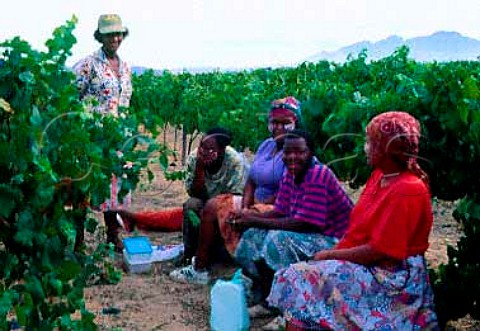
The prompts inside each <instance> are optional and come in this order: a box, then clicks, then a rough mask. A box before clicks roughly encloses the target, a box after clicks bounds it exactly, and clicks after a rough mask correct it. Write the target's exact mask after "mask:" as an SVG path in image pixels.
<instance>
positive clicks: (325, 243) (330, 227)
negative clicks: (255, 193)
mask: <svg viewBox="0 0 480 331" xmlns="http://www.w3.org/2000/svg"><path fill="white" fill-rule="evenodd" d="M313 151H314V145H313V142H312V140H311V139H310V138H309V137H308V135H307V134H306V133H305V132H303V131H299V130H294V131H292V132H289V133H287V134H286V135H285V136H284V145H283V161H284V163H285V164H286V167H287V171H286V172H285V174H284V175H283V177H282V180H281V183H280V188H279V191H278V193H277V197H276V200H275V205H274V209H273V210H272V211H268V212H264V213H257V212H252V211H250V210H242V211H241V212H240V213H238V214H237V215H236V218H234V219H233V220H232V221H231V222H230V223H229V224H230V226H232V227H233V229H234V230H235V231H240V232H243V234H242V236H241V239H240V242H239V243H238V245H237V247H236V250H235V252H234V254H233V256H234V258H235V261H236V262H237V263H239V264H240V265H241V266H242V268H243V271H244V272H245V273H246V274H247V276H249V277H250V278H252V279H253V281H254V284H255V283H260V288H261V290H262V294H263V293H268V290H265V289H264V288H263V287H267V288H268V289H269V288H270V284H271V280H272V278H273V272H274V271H276V270H279V269H280V268H282V267H286V266H288V265H290V264H291V263H294V262H298V261H301V260H306V259H309V258H312V257H313V255H314V254H315V252H317V251H319V250H321V249H327V248H331V247H333V245H334V244H335V243H336V242H337V241H338V238H340V237H341V236H342V235H343V234H344V231H345V230H346V228H347V222H348V216H349V213H350V210H351V208H352V202H351V200H350V198H349V197H348V195H347V194H346V193H345V191H344V190H343V188H342V186H341V185H340V183H339V182H338V180H337V178H336V177H335V175H334V174H333V172H332V171H331V170H330V169H329V168H328V167H327V166H326V165H323V164H317V163H316V162H315V160H314V158H313ZM205 224H206V223H205ZM210 227H211V226H210ZM203 230H204V223H202V228H201V232H202V233H203ZM203 238H204V237H203V236H202V237H201V238H200V240H201V244H200V247H201V248H202V250H198V251H197V256H196V259H195V260H194V262H193V263H192V265H191V266H188V267H186V268H184V269H183V270H182V269H180V270H176V271H174V272H172V274H171V276H172V278H173V279H175V280H178V281H188V282H193V283H200V284H201V283H207V282H208V281H209V274H208V269H207V268H208V267H209V262H210V259H209V256H208V254H207V252H208V243H204V242H203V241H202V240H203ZM187 268H188V270H187ZM188 273H191V274H193V275H189V276H188V277H187V276H186V275H187V274H188Z"/></svg>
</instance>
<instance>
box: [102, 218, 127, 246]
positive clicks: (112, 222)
mask: <svg viewBox="0 0 480 331" xmlns="http://www.w3.org/2000/svg"><path fill="white" fill-rule="evenodd" d="M103 218H104V220H105V227H106V232H107V243H112V244H113V246H114V249H115V251H117V252H121V251H122V250H123V243H122V241H121V240H120V238H119V237H118V235H119V233H120V231H121V230H122V228H121V226H120V224H119V223H118V221H117V212H116V211H114V210H107V211H105V212H103Z"/></svg>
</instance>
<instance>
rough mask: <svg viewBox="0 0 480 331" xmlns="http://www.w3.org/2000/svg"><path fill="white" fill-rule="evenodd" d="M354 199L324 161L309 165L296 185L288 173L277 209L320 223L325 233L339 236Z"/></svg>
mask: <svg viewBox="0 0 480 331" xmlns="http://www.w3.org/2000/svg"><path fill="white" fill-rule="evenodd" d="M352 207H353V203H352V201H351V200H350V198H349V197H348V195H347V193H346V192H345V190H344V189H343V188H342V186H341V185H340V183H339V181H338V179H337V177H336V176H335V174H334V173H333V172H332V171H331V170H330V169H329V168H328V167H327V166H326V165H324V164H315V165H313V166H311V167H310V169H308V171H307V173H306V175H305V178H304V181H303V182H302V183H301V184H299V185H296V184H295V182H294V177H293V175H291V174H290V173H289V172H286V173H285V176H283V179H282V182H281V183H280V189H279V191H278V195H277V199H276V201H275V210H276V211H277V212H279V213H281V214H283V215H286V216H289V217H291V218H293V219H295V220H301V221H304V222H307V223H311V224H315V225H316V226H318V227H319V228H320V229H321V230H322V233H323V234H324V235H327V236H331V237H337V238H340V237H342V236H343V234H344V233H345V231H346V229H347V227H348V219H349V215H350V211H351V210H352Z"/></svg>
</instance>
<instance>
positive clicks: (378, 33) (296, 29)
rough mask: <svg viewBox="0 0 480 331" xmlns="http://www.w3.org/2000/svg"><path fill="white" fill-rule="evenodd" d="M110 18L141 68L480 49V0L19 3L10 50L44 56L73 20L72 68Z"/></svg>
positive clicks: (12, 11)
mask: <svg viewBox="0 0 480 331" xmlns="http://www.w3.org/2000/svg"><path fill="white" fill-rule="evenodd" d="M103 13H118V14H120V15H121V17H122V19H123V21H124V24H125V25H126V26H127V27H128V28H129V29H130V36H129V37H128V38H127V39H125V41H124V43H123V44H122V46H121V48H120V51H119V54H120V55H121V56H122V58H124V59H125V60H127V61H128V62H129V63H130V64H131V65H137V66H146V67H152V68H159V69H163V68H169V69H179V68H188V67H204V66H211V67H218V68H231V67H263V66H277V65H294V64H296V63H298V62H301V61H302V60H303V59H306V58H308V57H309V56H311V55H314V54H316V53H318V52H320V51H322V50H334V49H337V48H339V47H342V46H346V45H349V44H352V43H354V42H358V41H361V40H370V41H378V40H381V39H383V38H386V37H388V36H390V35H392V34H396V35H399V36H400V37H403V38H411V37H416V36H425V35H429V34H431V33H433V32H435V31H439V30H444V31H457V32H460V33H462V34H463V35H465V36H469V37H472V38H477V39H480V1H478V0H456V1H453V0H402V1H389V0H243V1H237V0H175V1H172V0H169V1H161V0H156V1H154V0H151V1H149V0H135V1H133V0H109V1H106V0H43V1H36V0H14V1H8V2H7V5H4V7H3V8H2V10H1V11H0V22H1V26H0V41H3V40H5V39H10V38H12V37H13V36H16V35H20V36H21V37H22V38H23V39H25V40H27V41H29V42H30V43H31V44H32V45H33V46H34V47H36V48H37V49H42V47H43V43H44V42H45V41H46V40H47V38H49V37H50V36H51V33H52V31H53V29H54V28H55V27H57V26H59V25H61V24H63V23H64V22H65V21H66V20H67V19H69V18H70V17H71V16H72V15H73V14H75V15H76V16H77V18H78V19H79V23H78V25H77V28H76V30H75V36H76V37H77V39H78V42H77V45H76V46H75V47H74V49H73V55H72V57H71V58H70V59H69V61H68V62H69V64H73V63H74V62H76V61H77V60H78V59H80V58H81V57H83V56H85V55H87V54H89V53H91V52H93V51H94V50H95V49H97V48H98V47H99V46H100V44H98V43H97V42H96V41H95V40H94V39H93V31H94V30H95V28H96V25H97V19H98V16H99V15H100V14H103Z"/></svg>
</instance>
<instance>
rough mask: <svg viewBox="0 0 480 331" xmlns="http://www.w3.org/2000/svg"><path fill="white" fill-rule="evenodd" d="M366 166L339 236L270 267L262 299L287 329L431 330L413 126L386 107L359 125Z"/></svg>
mask: <svg viewBox="0 0 480 331" xmlns="http://www.w3.org/2000/svg"><path fill="white" fill-rule="evenodd" d="M366 135H367V141H366V144H365V152H366V154H367V160H368V163H369V164H370V165H371V166H373V167H374V170H373V173H372V175H371V177H370V178H369V180H368V181H367V183H366V186H365V189H364V191H363V192H362V195H361V196H360V199H359V201H358V203H357V204H356V206H355V207H354V209H353V210H352V213H351V216H350V225H349V228H348V230H347V233H346V234H345V236H344V237H343V238H342V240H340V242H339V243H338V244H337V245H336V246H335V247H334V248H333V249H331V250H323V251H319V252H318V253H316V254H315V257H314V260H315V261H314V262H308V263H306V262H303V263H298V264H293V265H291V266H290V267H288V268H286V269H282V270H280V271H278V272H277V273H276V274H275V279H274V282H273V285H272V289H271V292H270V295H269V297H268V299H267V300H268V302H269V303H270V305H272V306H275V307H278V308H279V309H280V310H281V311H282V312H283V314H284V316H285V317H286V319H287V322H288V324H287V330H380V329H382V330H432V329H437V328H438V325H437V319H436V315H435V313H434V311H433V294H432V290H431V287H430V284H429V280H428V273H427V268H426V266H425V259H424V253H425V251H426V249H427V248H428V236H429V233H430V230H431V227H432V220H433V217H432V209H431V202H430V193H429V188H428V179H427V175H426V174H425V172H423V170H422V169H421V168H420V167H419V165H418V164H417V162H416V156H417V153H418V146H419V138H420V125H419V123H418V121H417V120H416V119H415V118H414V117H412V116H411V115H409V114H407V113H405V112H387V113H383V114H380V115H378V116H376V117H375V118H373V119H372V121H371V122H370V123H369V124H368V126H367V129H366Z"/></svg>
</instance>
